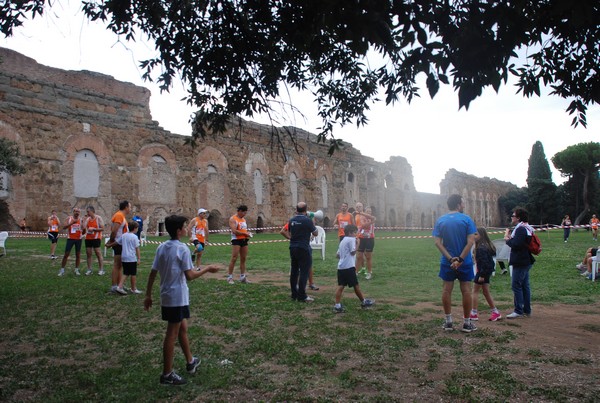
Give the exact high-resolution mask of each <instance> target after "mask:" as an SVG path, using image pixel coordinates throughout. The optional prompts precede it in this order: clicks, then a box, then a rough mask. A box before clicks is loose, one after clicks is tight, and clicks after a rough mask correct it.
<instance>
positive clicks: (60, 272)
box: [58, 269, 65, 277]
mask: <svg viewBox="0 0 600 403" xmlns="http://www.w3.org/2000/svg"><path fill="white" fill-rule="evenodd" d="M64 275H65V269H60V270H59V271H58V277H62V276H64Z"/></svg>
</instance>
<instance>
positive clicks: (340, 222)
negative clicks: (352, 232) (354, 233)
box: [333, 203, 354, 242]
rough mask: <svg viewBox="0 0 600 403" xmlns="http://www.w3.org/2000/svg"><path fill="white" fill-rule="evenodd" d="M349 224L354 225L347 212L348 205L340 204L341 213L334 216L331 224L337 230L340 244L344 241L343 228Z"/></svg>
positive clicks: (352, 218) (350, 215)
mask: <svg viewBox="0 0 600 403" xmlns="http://www.w3.org/2000/svg"><path fill="white" fill-rule="evenodd" d="M349 224H354V217H352V214H351V213H349V212H348V203H342V211H340V212H339V213H338V214H337V215H336V216H335V221H334V222H333V227H334V228H337V229H338V238H339V240H340V242H342V239H344V228H345V227H346V225H349Z"/></svg>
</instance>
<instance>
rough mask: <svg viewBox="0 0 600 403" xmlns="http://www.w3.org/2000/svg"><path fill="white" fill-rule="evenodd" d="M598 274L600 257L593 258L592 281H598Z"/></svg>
mask: <svg viewBox="0 0 600 403" xmlns="http://www.w3.org/2000/svg"><path fill="white" fill-rule="evenodd" d="M596 273H598V256H594V257H592V281H596Z"/></svg>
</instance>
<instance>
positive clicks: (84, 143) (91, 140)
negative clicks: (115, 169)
mask: <svg viewBox="0 0 600 403" xmlns="http://www.w3.org/2000/svg"><path fill="white" fill-rule="evenodd" d="M86 149H87V150H91V151H93V152H94V154H96V158H97V159H98V164H100V165H109V164H110V161H111V160H110V154H109V151H108V148H107V147H106V144H104V142H103V141H102V140H101V139H99V138H98V137H92V136H91V135H89V134H78V135H73V136H69V137H67V139H66V140H65V142H64V143H63V150H64V151H65V161H70V162H74V161H75V156H76V155H77V152H79V151H81V150H86Z"/></svg>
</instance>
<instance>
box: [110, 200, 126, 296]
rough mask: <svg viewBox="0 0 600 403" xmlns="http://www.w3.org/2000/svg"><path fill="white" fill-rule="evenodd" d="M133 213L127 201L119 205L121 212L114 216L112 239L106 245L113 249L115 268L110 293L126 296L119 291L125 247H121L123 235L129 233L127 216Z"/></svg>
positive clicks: (111, 231)
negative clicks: (122, 254)
mask: <svg viewBox="0 0 600 403" xmlns="http://www.w3.org/2000/svg"><path fill="white" fill-rule="evenodd" d="M130 212H131V203H129V202H128V201H127V200H123V201H122V202H121V203H119V211H117V212H116V213H115V214H114V215H113V216H112V219H111V220H110V221H111V229H110V238H109V240H108V242H107V243H106V246H107V247H109V248H112V249H113V253H114V258H113V268H112V274H111V287H110V292H111V293H112V294H122V295H126V294H127V293H126V292H124V291H123V292H120V291H119V290H118V288H119V284H120V283H121V280H122V279H121V277H122V275H123V273H122V268H123V264H122V260H121V253H123V247H122V246H121V237H122V236H123V234H125V233H127V232H129V227H128V226H127V215H128V214H129V213H130Z"/></svg>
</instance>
